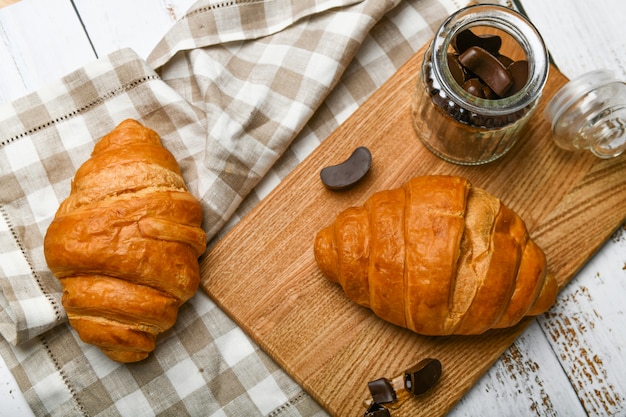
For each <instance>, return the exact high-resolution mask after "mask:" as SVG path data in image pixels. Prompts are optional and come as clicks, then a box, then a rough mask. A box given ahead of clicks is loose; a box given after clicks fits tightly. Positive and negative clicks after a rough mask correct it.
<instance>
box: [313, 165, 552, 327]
mask: <svg viewBox="0 0 626 417" xmlns="http://www.w3.org/2000/svg"><path fill="white" fill-rule="evenodd" d="M314 252H315V259H316V261H317V264H318V265H319V267H320V269H321V271H322V272H323V273H324V274H325V275H326V276H327V277H328V278H329V279H330V280H331V281H333V282H337V283H339V284H341V286H342V287H343V289H344V291H345V293H346V295H347V296H348V298H350V299H351V300H352V301H354V302H356V303H358V304H360V305H362V306H365V307H369V308H371V309H372V310H373V311H374V313H376V315H378V316H379V317H381V318H383V319H384V320H386V321H389V322H391V323H394V324H396V325H398V326H402V327H405V328H408V329H410V330H413V331H414V332H416V333H419V334H424V335H450V334H466V335H468V334H480V333H483V332H485V331H486V330H488V329H492V328H503V327H509V326H513V325H514V324H516V323H518V322H519V321H520V320H521V319H522V318H523V317H524V316H533V315H537V314H540V313H542V312H544V311H546V310H547V309H548V308H549V307H550V306H551V305H552V304H553V303H554V301H555V298H556V294H557V284H556V281H555V280H554V277H553V276H552V275H551V274H550V273H548V271H547V267H546V257H545V255H544V253H543V251H542V250H541V249H540V248H539V246H537V244H536V243H535V242H534V241H533V240H531V239H530V238H529V236H528V232H527V230H526V226H525V224H524V222H523V221H522V220H521V219H520V217H519V216H518V215H517V214H515V213H514V212H513V211H511V210H510V209H509V208H507V207H506V206H504V205H503V204H502V203H501V202H500V200H499V199H497V198H495V197H493V196H492V195H490V194H489V193H487V192H486V191H484V190H482V189H479V188H474V187H472V186H471V185H470V183H469V182H468V181H467V180H466V179H464V178H460V177H454V176H423V177H416V178H413V179H411V180H410V181H408V182H407V183H406V184H405V185H404V186H403V187H402V188H398V189H394V190H388V191H382V192H379V193H376V194H374V195H372V196H371V197H370V198H369V199H368V200H367V201H366V202H365V204H364V205H363V206H361V207H351V208H349V209H347V210H345V211H344V212H342V213H340V214H339V215H338V216H337V218H336V220H335V221H334V223H333V224H331V225H330V226H328V227H326V228H324V229H322V230H321V231H320V232H319V233H318V235H317V237H316V239H315V246H314Z"/></svg>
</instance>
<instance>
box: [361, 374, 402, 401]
mask: <svg viewBox="0 0 626 417" xmlns="http://www.w3.org/2000/svg"><path fill="white" fill-rule="evenodd" d="M367 387H368V388H369V390H370V394H372V399H373V400H374V402H375V403H379V404H384V403H390V402H393V401H395V400H396V399H397V396H396V390H394V389H393V386H392V385H391V382H390V381H389V380H388V379H387V378H379V379H377V380H375V381H370V382H368V383H367Z"/></svg>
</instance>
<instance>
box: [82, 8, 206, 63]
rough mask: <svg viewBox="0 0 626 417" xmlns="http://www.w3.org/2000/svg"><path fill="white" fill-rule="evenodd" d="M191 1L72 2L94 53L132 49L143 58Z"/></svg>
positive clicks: (181, 15)
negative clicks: (85, 29)
mask: <svg viewBox="0 0 626 417" xmlns="http://www.w3.org/2000/svg"><path fill="white" fill-rule="evenodd" d="M194 2H195V0H175V1H168V2H162V1H159V2H155V1H154V0H133V1H132V2H129V1H126V0H76V1H75V4H76V8H77V10H78V12H79V14H80V16H81V18H82V20H83V23H84V24H85V27H86V28H87V32H88V34H89V37H90V39H91V42H92V43H93V46H94V48H95V50H96V52H97V53H98V56H104V55H106V54H109V53H111V52H113V51H116V50H119V49H122V48H132V49H133V50H134V51H135V52H136V53H137V54H138V55H139V56H140V57H142V58H147V57H148V55H149V54H150V52H152V49H153V48H154V47H155V46H156V44H157V43H158V42H159V41H160V40H161V38H163V36H164V35H165V34H166V33H167V31H168V30H169V29H170V28H171V27H172V26H173V25H174V23H176V21H177V20H178V19H180V18H181V17H183V16H184V15H185V12H186V11H187V9H188V8H189V7H191V6H192V5H193V3H194Z"/></svg>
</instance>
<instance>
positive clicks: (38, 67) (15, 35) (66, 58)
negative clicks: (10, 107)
mask: <svg viewBox="0 0 626 417" xmlns="http://www.w3.org/2000/svg"><path fill="white" fill-rule="evenodd" d="M34 10H36V11H37V12H36V13H33V11H34ZM50 28H55V30H54V31H52V30H50ZM94 58H95V55H94V53H93V51H92V49H91V46H90V45H89V42H88V40H87V38H86V36H85V32H84V30H83V28H82V26H81V24H80V21H79V20H78V18H77V16H76V13H75V11H74V8H73V7H72V4H71V2H69V1H66V0H28V1H22V2H18V3H16V4H13V5H11V7H6V8H3V9H1V10H0V61H1V62H2V76H1V77H0V103H4V102H9V101H11V100H13V99H16V98H18V97H21V96H23V95H25V94H27V93H29V92H31V91H34V90H36V89H38V88H40V87H42V86H43V85H45V84H46V83H49V82H51V81H53V80H56V79H58V78H60V77H62V76H63V75H65V74H67V73H69V72H71V71H73V70H75V69H76V68H79V67H80V66H82V65H84V63H85V62H88V61H91V60H93V59H94Z"/></svg>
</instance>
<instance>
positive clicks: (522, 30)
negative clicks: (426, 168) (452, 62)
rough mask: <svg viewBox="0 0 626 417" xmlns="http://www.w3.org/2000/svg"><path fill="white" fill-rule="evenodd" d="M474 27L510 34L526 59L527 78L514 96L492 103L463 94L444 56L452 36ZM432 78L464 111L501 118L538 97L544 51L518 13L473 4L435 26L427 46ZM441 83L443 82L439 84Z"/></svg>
mask: <svg viewBox="0 0 626 417" xmlns="http://www.w3.org/2000/svg"><path fill="white" fill-rule="evenodd" d="M476 26H489V27H494V28H496V29H499V30H501V31H503V32H505V33H507V34H508V35H510V36H511V37H512V38H513V39H515V41H516V42H518V43H519V44H520V46H521V47H522V48H523V49H524V52H525V53H526V55H527V57H528V64H529V71H528V74H529V78H528V81H527V82H526V85H525V86H524V87H523V88H522V89H521V90H520V91H518V92H516V93H515V94H513V95H511V96H509V97H503V98H500V99H496V100H489V99H483V98H479V97H476V96H474V95H472V94H470V93H468V92H466V91H465V90H464V89H463V88H462V86H460V85H459V84H458V83H457V82H456V81H455V80H454V77H453V76H452V73H451V72H450V69H449V68H448V64H447V62H448V61H447V54H448V50H449V47H450V44H451V42H452V39H454V37H455V35H456V34H457V33H459V32H460V31H462V30H465V29H469V28H471V27H476ZM431 53H432V56H433V59H432V65H433V66H434V71H433V73H434V76H435V77H441V76H443V78H444V79H443V80H442V79H439V80H438V81H439V85H440V87H441V88H442V90H444V93H445V94H446V96H447V97H448V98H449V99H450V100H452V101H454V102H455V103H456V104H457V105H459V106H462V107H464V108H466V109H467V110H469V111H471V112H475V113H480V114H484V115H494V116H497V115H505V114H509V113H513V112H516V111H518V110H521V109H524V108H526V107H528V106H529V105H532V104H533V103H534V101H535V100H536V99H537V98H538V97H539V96H540V95H541V91H542V90H543V87H544V86H545V83H546V81H547V78H548V68H549V58H548V51H547V49H546V46H545V43H544V41H543V38H542V37H541V34H540V33H539V31H538V30H537V28H536V27H535V26H534V25H533V24H532V23H531V22H530V21H528V19H526V18H525V17H524V16H522V15H521V14H519V13H517V12H516V11H514V10H512V9H509V8H507V7H504V6H500V5H495V4H489V5H485V4H477V5H472V6H468V7H465V8H463V9H460V10H458V11H457V12H456V13H454V14H452V15H450V16H449V17H448V18H447V19H446V20H445V21H444V22H443V24H442V25H441V26H440V27H439V29H438V31H437V33H436V34H435V37H434V39H433V42H432V44H431ZM442 81H443V82H442Z"/></svg>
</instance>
